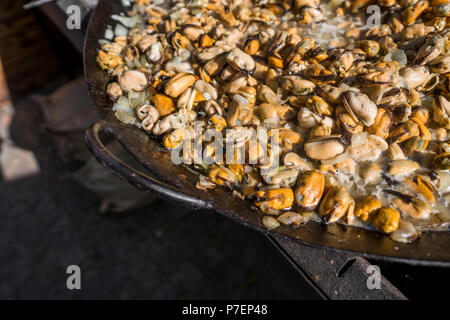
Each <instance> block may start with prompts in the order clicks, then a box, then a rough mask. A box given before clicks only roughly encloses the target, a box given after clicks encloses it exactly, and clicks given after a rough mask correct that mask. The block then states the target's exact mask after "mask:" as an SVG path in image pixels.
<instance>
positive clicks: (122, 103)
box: [113, 96, 131, 111]
mask: <svg viewBox="0 0 450 320" xmlns="http://www.w3.org/2000/svg"><path fill="white" fill-rule="evenodd" d="M116 110H125V111H130V110H131V108H130V102H129V101H128V99H127V98H126V97H125V96H121V97H120V98H119V99H118V100H117V102H116V103H114V105H113V111H116Z"/></svg>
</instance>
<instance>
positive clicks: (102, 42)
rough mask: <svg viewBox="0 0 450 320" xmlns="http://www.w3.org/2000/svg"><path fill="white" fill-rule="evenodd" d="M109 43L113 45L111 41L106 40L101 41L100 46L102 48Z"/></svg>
mask: <svg viewBox="0 0 450 320" xmlns="http://www.w3.org/2000/svg"><path fill="white" fill-rule="evenodd" d="M107 43H111V41H109V40H106V39H100V40H98V44H99V45H100V46H103V45H104V44H107Z"/></svg>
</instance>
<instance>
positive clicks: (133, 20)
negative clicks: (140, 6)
mask: <svg viewBox="0 0 450 320" xmlns="http://www.w3.org/2000/svg"><path fill="white" fill-rule="evenodd" d="M111 19H113V20H115V21H118V22H120V23H121V24H123V25H124V26H125V27H128V28H134V27H136V25H137V24H139V23H141V22H142V20H141V18H140V17H139V15H135V16H133V17H125V16H119V15H117V14H113V15H112V16H111Z"/></svg>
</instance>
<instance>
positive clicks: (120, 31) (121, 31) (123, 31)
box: [114, 23, 128, 37]
mask: <svg viewBox="0 0 450 320" xmlns="http://www.w3.org/2000/svg"><path fill="white" fill-rule="evenodd" d="M114 35H115V36H116V37H124V36H125V37H126V36H128V28H126V27H124V26H123V25H121V24H120V23H118V24H116V27H115V28H114Z"/></svg>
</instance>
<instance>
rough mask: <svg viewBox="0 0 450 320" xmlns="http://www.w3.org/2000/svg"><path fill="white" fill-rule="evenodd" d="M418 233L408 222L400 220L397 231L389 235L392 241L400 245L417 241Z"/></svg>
mask: <svg viewBox="0 0 450 320" xmlns="http://www.w3.org/2000/svg"><path fill="white" fill-rule="evenodd" d="M418 236H419V231H417V229H416V227H415V226H414V225H413V224H412V223H411V222H409V221H405V220H400V223H399V225H398V229H397V230H395V231H394V232H392V233H391V235H390V237H391V239H392V240H394V241H397V242H402V243H410V242H413V241H414V240H416V239H417V237H418Z"/></svg>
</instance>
